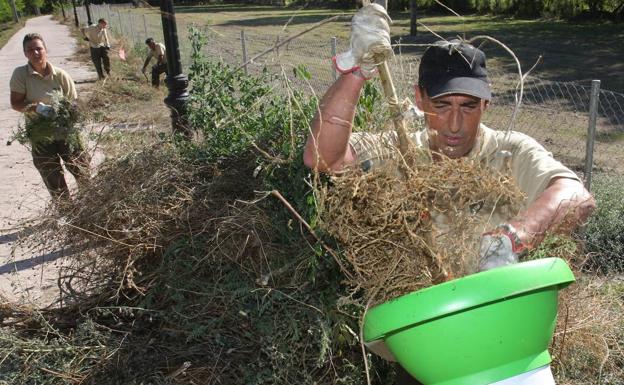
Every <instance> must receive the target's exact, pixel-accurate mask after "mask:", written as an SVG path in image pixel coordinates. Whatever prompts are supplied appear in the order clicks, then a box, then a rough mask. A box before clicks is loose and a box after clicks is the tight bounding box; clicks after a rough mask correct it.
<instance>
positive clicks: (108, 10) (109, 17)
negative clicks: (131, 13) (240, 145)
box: [106, 4, 113, 30]
mask: <svg viewBox="0 0 624 385" xmlns="http://www.w3.org/2000/svg"><path fill="white" fill-rule="evenodd" d="M106 16H107V17H106V20H108V22H109V23H110V22H111V12H110V5H108V4H106ZM112 29H113V25H112V23H111V30H112Z"/></svg>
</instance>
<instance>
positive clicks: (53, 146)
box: [10, 33, 91, 199]
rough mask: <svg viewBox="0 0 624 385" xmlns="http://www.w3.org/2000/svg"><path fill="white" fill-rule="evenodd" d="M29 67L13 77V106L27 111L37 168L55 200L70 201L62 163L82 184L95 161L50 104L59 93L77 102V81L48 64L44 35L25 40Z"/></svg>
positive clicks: (20, 70) (11, 83)
mask: <svg viewBox="0 0 624 385" xmlns="http://www.w3.org/2000/svg"><path fill="white" fill-rule="evenodd" d="M23 48H24V55H25V56H26V58H27V59H28V64H26V65H24V66H21V67H17V68H16V69H15V70H14V71H13V75H12V76H11V81H10V88H11V107H12V108H13V109H14V110H16V111H19V112H23V113H24V115H25V118H26V132H27V136H28V139H29V142H30V145H31V147H32V157H33V163H34V164H35V167H36V168H37V170H38V171H39V173H40V174H41V177H42V178H43V182H44V183H45V185H46V187H47V188H48V191H49V192H50V195H52V197H53V198H64V199H68V198H69V189H68V188H67V183H66V182H65V177H64V176H63V168H62V165H61V160H63V162H64V163H65V167H66V168H67V170H69V172H71V173H72V175H73V176H74V177H75V178H76V181H77V182H78V184H79V185H80V184H82V183H84V182H86V181H88V180H89V177H90V172H89V163H90V161H91V159H90V157H89V155H88V153H87V152H85V151H84V146H83V144H82V141H81V140H80V137H79V135H77V134H76V133H75V132H74V131H73V130H72V128H73V127H60V126H59V119H56V118H57V116H56V115H57V112H56V111H55V109H54V108H53V107H52V106H51V105H50V104H51V103H52V98H53V97H54V95H55V93H56V94H57V95H58V97H60V98H65V99H66V100H67V101H73V100H75V99H76V98H77V93H76V87H75V85H74V81H73V80H72V78H71V77H70V76H69V75H68V74H67V72H65V71H63V70H62V69H60V68H57V67H55V66H53V65H52V64H51V63H50V62H48V56H47V50H46V45H45V42H44V41H43V38H42V37H41V35H39V34H37V33H30V34H27V35H26V36H25V37H24V40H23Z"/></svg>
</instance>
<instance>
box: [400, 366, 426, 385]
mask: <svg viewBox="0 0 624 385" xmlns="http://www.w3.org/2000/svg"><path fill="white" fill-rule="evenodd" d="M395 368H396V374H397V375H396V384H395V385H423V384H422V383H421V382H419V381H418V380H417V379H415V378H414V377H412V376H410V374H409V373H408V372H407V371H406V370H405V369H403V367H401V365H399V364H396V366H395Z"/></svg>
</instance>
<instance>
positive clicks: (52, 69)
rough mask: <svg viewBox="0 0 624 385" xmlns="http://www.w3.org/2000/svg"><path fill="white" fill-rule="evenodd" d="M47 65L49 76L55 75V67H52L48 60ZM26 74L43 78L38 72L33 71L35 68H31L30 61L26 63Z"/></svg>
mask: <svg viewBox="0 0 624 385" xmlns="http://www.w3.org/2000/svg"><path fill="white" fill-rule="evenodd" d="M48 65H49V66H50V74H49V75H50V76H56V68H54V66H53V65H52V64H51V63H50V62H48ZM28 74H29V75H37V76H39V77H42V78H45V76H43V75H41V74H40V73H39V72H37V71H35V69H34V68H33V66H32V65H30V63H28Z"/></svg>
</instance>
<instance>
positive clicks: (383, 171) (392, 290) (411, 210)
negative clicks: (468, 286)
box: [319, 159, 523, 303]
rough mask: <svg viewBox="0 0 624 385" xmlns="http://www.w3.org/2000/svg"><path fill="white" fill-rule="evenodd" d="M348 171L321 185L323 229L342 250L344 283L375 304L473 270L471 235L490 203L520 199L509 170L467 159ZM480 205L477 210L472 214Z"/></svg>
mask: <svg viewBox="0 0 624 385" xmlns="http://www.w3.org/2000/svg"><path fill="white" fill-rule="evenodd" d="M406 175H407V178H404V177H402V176H401V175H399V173H397V168H396V163H394V164H392V162H389V163H388V164H386V165H384V166H382V167H380V168H377V169H374V170H373V171H372V172H362V171H359V170H351V171H348V172H347V173H345V174H344V175H341V176H337V177H335V178H334V180H333V183H332V186H331V187H329V188H327V189H323V190H321V191H320V193H319V195H320V201H321V202H322V206H321V207H322V209H321V216H322V219H323V224H322V226H323V228H324V229H325V230H326V231H327V232H328V233H329V234H331V235H332V236H334V237H335V238H336V239H337V240H338V241H339V242H340V245H341V246H342V247H343V249H344V253H343V255H344V258H345V259H346V262H347V263H346V264H347V265H348V266H349V269H350V270H351V271H350V272H349V275H350V276H351V277H352V278H350V279H349V283H350V284H351V285H352V287H354V288H355V289H363V290H364V292H365V297H366V298H367V300H370V301H372V303H380V302H383V301H385V300H388V299H391V298H395V297H397V296H400V295H402V294H407V293H409V292H411V291H414V290H418V289H421V288H424V287H427V286H430V285H432V284H436V283H440V282H443V281H446V280H448V279H451V278H453V277H460V276H463V275H466V274H468V273H471V272H474V271H475V269H476V266H477V263H478V258H477V255H476V250H477V245H478V244H477V242H478V238H475V236H474V233H475V231H474V229H475V228H486V223H487V222H488V217H489V215H483V213H487V214H489V213H491V212H493V211H494V209H495V208H496V209H497V210H501V209H504V210H507V211H509V212H510V213H513V214H515V213H516V212H517V211H518V210H519V204H520V203H521V202H522V200H523V196H522V194H521V193H520V191H519V190H518V189H517V188H516V187H515V184H514V183H513V182H512V180H511V179H509V178H508V177H506V176H504V175H501V174H498V173H493V172H492V170H491V169H489V168H486V167H482V166H481V165H480V164H479V163H477V162H473V161H471V160H469V159H457V160H453V159H443V160H441V161H436V162H433V163H428V164H422V165H419V166H416V167H411V168H409V170H408V172H407V174H406ZM477 212H480V214H477Z"/></svg>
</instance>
